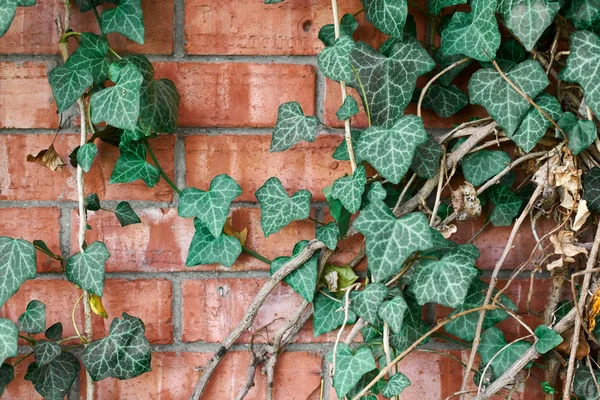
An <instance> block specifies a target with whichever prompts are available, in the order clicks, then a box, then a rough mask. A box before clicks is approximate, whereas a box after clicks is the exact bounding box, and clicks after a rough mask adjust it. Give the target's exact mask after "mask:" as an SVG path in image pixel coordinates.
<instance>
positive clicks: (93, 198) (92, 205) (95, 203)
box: [84, 193, 101, 211]
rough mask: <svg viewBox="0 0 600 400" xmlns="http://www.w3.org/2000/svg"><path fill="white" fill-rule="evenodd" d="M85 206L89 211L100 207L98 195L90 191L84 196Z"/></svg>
mask: <svg viewBox="0 0 600 400" xmlns="http://www.w3.org/2000/svg"><path fill="white" fill-rule="evenodd" d="M84 204H85V208H86V210H90V211H98V210H99V209H100V208H101V207H100V197H98V195H97V194H96V193H90V194H89V195H88V196H87V197H86V198H85V202H84Z"/></svg>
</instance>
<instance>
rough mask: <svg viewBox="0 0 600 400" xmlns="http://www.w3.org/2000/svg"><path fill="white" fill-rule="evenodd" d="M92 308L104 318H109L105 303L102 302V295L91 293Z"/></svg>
mask: <svg viewBox="0 0 600 400" xmlns="http://www.w3.org/2000/svg"><path fill="white" fill-rule="evenodd" d="M90 308H91V309H92V311H93V312H94V314H97V315H99V316H101V317H102V318H108V314H107V313H106V310H105V309H104V304H102V297H100V296H96V295H95V294H92V293H90Z"/></svg>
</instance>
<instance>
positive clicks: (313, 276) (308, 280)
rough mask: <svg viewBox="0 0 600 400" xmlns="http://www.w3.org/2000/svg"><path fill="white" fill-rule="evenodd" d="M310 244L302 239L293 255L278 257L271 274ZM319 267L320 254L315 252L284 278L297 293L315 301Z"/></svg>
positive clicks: (274, 261)
mask: <svg viewBox="0 0 600 400" xmlns="http://www.w3.org/2000/svg"><path fill="white" fill-rule="evenodd" d="M307 244H308V240H302V241H301V242H298V243H297V244H296V245H295V246H294V251H293V252H292V256H291V257H277V258H276V259H274V260H273V262H272V263H271V275H273V274H274V273H275V272H277V271H278V270H279V269H280V268H281V267H283V266H284V265H285V264H286V263H287V262H288V261H291V260H292V259H293V258H294V257H296V256H297V255H298V254H300V252H301V251H302V250H304V248H305V247H306V245H307ZM318 267H319V254H318V253H315V254H314V255H313V256H312V257H311V258H310V259H309V260H308V261H306V262H305V263H304V264H302V265H301V266H300V267H299V268H297V269H296V270H294V271H292V272H291V273H290V274H289V275H288V276H286V277H285V278H284V279H283V280H284V282H286V283H287V284H288V285H290V286H291V287H292V288H293V289H294V290H295V291H296V293H298V294H299V295H300V296H302V298H304V299H305V300H306V301H308V302H309V303H310V302H312V301H313V299H314V296H315V289H316V288H317V269H318Z"/></svg>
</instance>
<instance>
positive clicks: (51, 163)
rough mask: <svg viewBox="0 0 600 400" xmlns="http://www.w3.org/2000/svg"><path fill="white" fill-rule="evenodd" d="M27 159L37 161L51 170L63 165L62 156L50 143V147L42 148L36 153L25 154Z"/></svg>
mask: <svg viewBox="0 0 600 400" xmlns="http://www.w3.org/2000/svg"><path fill="white" fill-rule="evenodd" d="M27 161H28V162H32V163H37V164H40V165H43V166H45V167H48V168H49V169H50V170H52V171H56V170H57V169H58V168H59V167H62V166H63V165H65V163H64V162H63V160H62V158H60V156H59V155H58V153H57V152H56V150H55V149H54V145H53V144H51V145H50V147H48V148H47V149H44V150H42V151H40V152H39V153H37V155H35V156H34V155H31V154H29V155H27Z"/></svg>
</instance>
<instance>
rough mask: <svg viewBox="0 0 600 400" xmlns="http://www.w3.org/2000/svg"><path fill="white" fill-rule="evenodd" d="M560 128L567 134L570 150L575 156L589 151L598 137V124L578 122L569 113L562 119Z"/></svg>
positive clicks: (559, 121)
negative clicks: (586, 150)
mask: <svg viewBox="0 0 600 400" xmlns="http://www.w3.org/2000/svg"><path fill="white" fill-rule="evenodd" d="M558 126H560V128H561V129H562V130H563V131H564V132H565V133H566V134H567V136H568V138H569V149H571V151H572V152H573V155H574V156H576V155H577V154H579V153H581V152H582V151H584V150H585V149H587V148H588V147H589V146H590V145H591V144H592V143H593V142H594V140H595V139H596V138H597V137H598V135H597V133H596V124H594V122H593V121H588V120H578V119H577V117H576V116H575V115H574V114H573V113H571V112H568V111H567V112H566V113H564V114H563V115H562V117H560V119H559V120H558Z"/></svg>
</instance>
